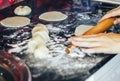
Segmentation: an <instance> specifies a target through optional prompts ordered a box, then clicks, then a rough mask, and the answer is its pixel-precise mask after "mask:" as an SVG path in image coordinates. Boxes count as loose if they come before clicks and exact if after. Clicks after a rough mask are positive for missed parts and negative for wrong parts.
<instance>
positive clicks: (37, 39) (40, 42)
mask: <svg viewBox="0 0 120 81" xmlns="http://www.w3.org/2000/svg"><path fill="white" fill-rule="evenodd" d="M38 45H43V46H46V43H45V41H44V40H43V39H42V37H40V36H36V37H33V38H31V39H30V41H29V42H28V50H29V51H30V52H32V53H33V52H34V50H35V49H36V47H37V46H38Z"/></svg>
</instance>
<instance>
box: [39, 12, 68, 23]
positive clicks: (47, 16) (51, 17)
mask: <svg viewBox="0 0 120 81" xmlns="http://www.w3.org/2000/svg"><path fill="white" fill-rule="evenodd" d="M67 17H68V16H67V15H65V14H63V13H61V12H59V11H50V12H45V13H43V14H41V15H40V16H39V19H41V20H45V21H62V20H65V19H66V18H67Z"/></svg>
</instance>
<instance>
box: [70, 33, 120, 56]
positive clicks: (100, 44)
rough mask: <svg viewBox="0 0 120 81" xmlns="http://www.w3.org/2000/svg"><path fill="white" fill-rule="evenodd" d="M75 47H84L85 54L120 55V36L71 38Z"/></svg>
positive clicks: (96, 35)
mask: <svg viewBox="0 0 120 81" xmlns="http://www.w3.org/2000/svg"><path fill="white" fill-rule="evenodd" d="M68 41H69V42H71V43H72V44H73V45H75V46H79V47H82V48H81V49H82V51H83V52H85V53H108V54H115V53H120V34H115V33H108V34H106V33H101V34H94V35H84V36H79V37H71V38H69V40H68Z"/></svg>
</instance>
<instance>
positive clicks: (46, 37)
mask: <svg viewBox="0 0 120 81" xmlns="http://www.w3.org/2000/svg"><path fill="white" fill-rule="evenodd" d="M39 36H40V37H41V39H42V40H44V41H45V42H48V41H49V40H50V37H49V35H48V34H47V33H46V31H37V32H35V33H33V34H32V37H39Z"/></svg>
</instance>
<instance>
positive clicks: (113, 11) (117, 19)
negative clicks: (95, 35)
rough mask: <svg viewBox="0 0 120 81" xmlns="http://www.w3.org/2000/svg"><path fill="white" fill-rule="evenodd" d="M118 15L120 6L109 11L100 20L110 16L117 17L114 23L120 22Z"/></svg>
mask: <svg viewBox="0 0 120 81" xmlns="http://www.w3.org/2000/svg"><path fill="white" fill-rule="evenodd" d="M118 16H120V6H119V7H117V8H115V9H112V10H111V11H109V12H107V13H106V14H105V15H104V16H103V17H102V18H101V19H100V20H99V21H98V22H101V21H102V20H104V19H107V18H110V17H116V20H115V21H114V24H118V23H120V18H119V17H118Z"/></svg>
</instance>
